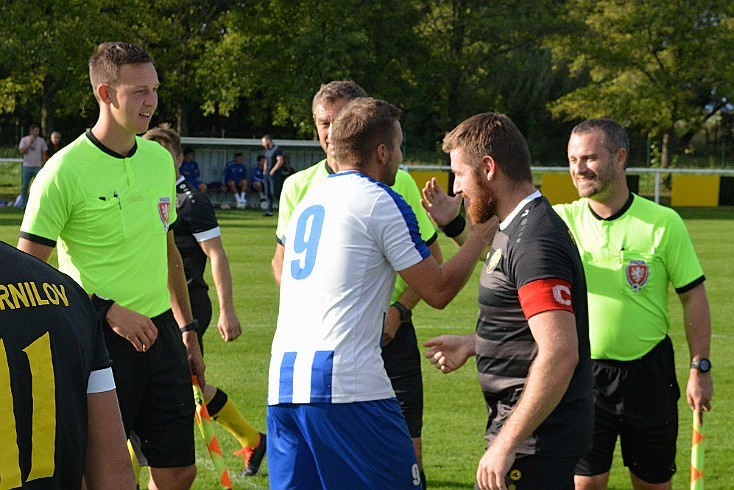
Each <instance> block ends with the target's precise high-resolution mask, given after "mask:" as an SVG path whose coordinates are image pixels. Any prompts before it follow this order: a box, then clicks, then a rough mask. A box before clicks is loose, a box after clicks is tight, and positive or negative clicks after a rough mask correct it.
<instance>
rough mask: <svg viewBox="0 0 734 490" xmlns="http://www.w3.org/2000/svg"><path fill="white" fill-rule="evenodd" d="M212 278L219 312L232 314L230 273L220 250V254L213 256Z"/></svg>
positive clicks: (225, 257) (226, 261) (227, 261)
mask: <svg viewBox="0 0 734 490" xmlns="http://www.w3.org/2000/svg"><path fill="white" fill-rule="evenodd" d="M211 262H212V278H213V279H214V287H215V288H216V290H217V298H218V299H219V310H220V311H223V312H225V311H226V312H230V313H231V312H234V300H233V296H232V272H231V270H230V268H229V260H228V259H227V255H226V254H225V253H224V250H222V252H221V253H217V254H213V255H212V257H211Z"/></svg>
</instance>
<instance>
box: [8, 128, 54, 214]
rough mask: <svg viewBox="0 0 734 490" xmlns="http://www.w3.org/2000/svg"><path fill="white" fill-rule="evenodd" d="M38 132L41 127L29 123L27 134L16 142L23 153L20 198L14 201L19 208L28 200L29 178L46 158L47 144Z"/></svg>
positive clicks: (36, 172)
mask: <svg viewBox="0 0 734 490" xmlns="http://www.w3.org/2000/svg"><path fill="white" fill-rule="evenodd" d="M40 132H41V128H40V126H38V124H31V126H30V131H29V134H28V135H27V136H23V137H22V138H21V139H20V143H19V144H18V150H20V154H21V155H23V171H22V174H21V184H20V198H19V200H17V201H16V202H15V205H16V206H17V207H19V208H20V209H25V205H26V203H27V202H28V188H29V187H30V186H31V180H33V178H34V177H35V176H36V175H37V174H38V171H39V170H41V167H43V164H44V163H45V162H46V160H48V155H47V152H48V146H47V145H46V142H45V141H44V140H43V138H41V136H39V133H40Z"/></svg>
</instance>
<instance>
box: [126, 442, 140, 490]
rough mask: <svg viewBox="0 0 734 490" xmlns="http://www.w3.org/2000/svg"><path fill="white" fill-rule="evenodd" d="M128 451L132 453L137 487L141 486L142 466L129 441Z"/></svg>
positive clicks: (131, 457)
mask: <svg viewBox="0 0 734 490" xmlns="http://www.w3.org/2000/svg"><path fill="white" fill-rule="evenodd" d="M127 450H128V451H130V460H131V461H132V462H133V469H134V470H135V485H136V486H138V485H140V464H139V463H138V458H137V457H135V450H134V449H133V445H132V444H131V443H130V440H129V439H128V441H127Z"/></svg>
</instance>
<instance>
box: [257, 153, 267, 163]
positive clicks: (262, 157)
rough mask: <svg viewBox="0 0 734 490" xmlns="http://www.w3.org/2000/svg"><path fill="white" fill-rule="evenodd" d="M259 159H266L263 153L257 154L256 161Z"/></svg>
mask: <svg viewBox="0 0 734 490" xmlns="http://www.w3.org/2000/svg"><path fill="white" fill-rule="evenodd" d="M260 160H267V158H265V155H258V156H257V161H258V162H259V161H260Z"/></svg>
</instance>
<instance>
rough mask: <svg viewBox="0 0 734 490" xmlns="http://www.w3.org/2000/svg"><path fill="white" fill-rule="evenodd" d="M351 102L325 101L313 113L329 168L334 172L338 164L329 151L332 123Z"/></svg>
mask: <svg viewBox="0 0 734 490" xmlns="http://www.w3.org/2000/svg"><path fill="white" fill-rule="evenodd" d="M348 102H349V100H347V99H336V100H332V101H323V102H322V103H320V104H316V106H315V107H314V111H313V120H314V123H316V132H317V133H318V135H319V143H321V148H322V149H323V150H324V152H325V153H326V158H327V161H328V163H329V167H331V169H332V170H336V162H335V161H334V157H333V155H332V152H331V151H329V128H330V127H331V123H332V122H334V119H336V116H337V114H339V111H341V110H342V108H343V107H344V106H345V105H347V103H348Z"/></svg>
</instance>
